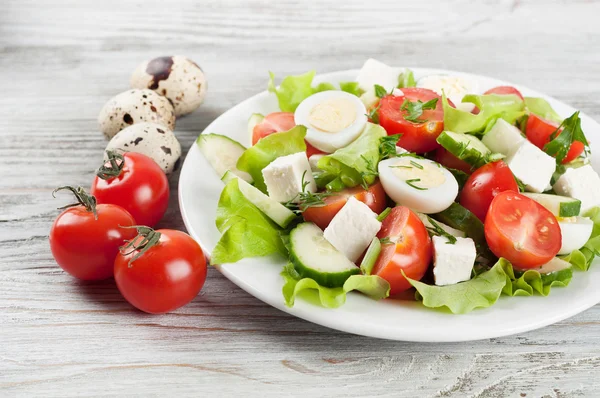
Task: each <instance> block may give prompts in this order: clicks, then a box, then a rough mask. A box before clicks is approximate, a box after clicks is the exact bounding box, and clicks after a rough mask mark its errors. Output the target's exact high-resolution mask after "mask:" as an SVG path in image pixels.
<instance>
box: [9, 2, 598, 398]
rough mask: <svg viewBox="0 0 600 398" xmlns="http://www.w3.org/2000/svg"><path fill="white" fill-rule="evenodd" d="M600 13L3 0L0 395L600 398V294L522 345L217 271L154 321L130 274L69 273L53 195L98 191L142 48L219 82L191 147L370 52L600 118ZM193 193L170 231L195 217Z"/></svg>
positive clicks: (183, 125)
mask: <svg viewBox="0 0 600 398" xmlns="http://www.w3.org/2000/svg"><path fill="white" fill-rule="evenodd" d="M598 15H600V3H599V2H596V1H571V2H563V1H542V0H537V1H518V0H517V1H501V2H496V1H482V2H472V1H466V0H464V1H459V0H453V1H439V2H433V1H413V2H401V1H386V2H361V1H358V0H345V1H343V2H336V1H319V2H311V3H310V4H305V3H304V2H296V1H292V0H282V1H277V2H269V1H259V0H252V1H241V0H230V1H223V2H220V1H219V2H217V1H212V2H209V1H195V0H179V1H177V2H168V3H167V2H152V1H146V2H138V1H136V2H125V1H123V0H119V1H117V0H110V1H92V0H90V1H77V0H71V1H58V0H52V1H43V2H42V1H27V0H4V1H2V2H0V89H1V91H0V92H1V96H0V176H1V177H0V259H1V260H0V325H1V326H0V396H44V397H51V396H57V397H64V396H74V395H95V396H107V395H126V396H133V395H140V396H158V395H167V394H172V395H175V394H179V395H195V396H201V395H205V394H211V393H212V394H213V395H216V396H229V395H237V396H263V397H270V396H273V397H280V396H287V395H302V396H390V397H399V396H402V397H415V396H448V397H466V396H474V397H504V396H511V397H512V396H517V397H519V396H527V397H540V396H544V397H559V396H560V397H574V396H590V397H594V396H600V377H599V376H600V370H599V369H600V348H598V347H600V321H599V319H600V306H596V307H594V308H592V309H590V310H588V311H586V312H584V313H583V314H580V315H579V316H576V317H574V318H572V319H569V320H566V321H564V322H561V323H559V324H557V325H553V326H549V327H547V328H544V329H541V330H538V331H534V332H530V333H526V334H522V335H517V336H512V337H507V338H501V339H492V340H486V341H479V342H472V343H462V344H413V343H397V342H389V341H379V340H373V339H367V338H363V337H357V336H352V335H347V334H343V333H338V332H335V331H331V330H328V329H325V328H322V327H319V326H315V325H312V324H310V323H307V322H304V321H301V320H298V319H294V318H291V317H289V316H287V315H285V314H283V313H281V312H279V311H277V310H275V309H273V308H271V307H268V306H266V305H265V304H263V303H261V302H260V301H258V300H256V299H255V298H253V297H251V296H249V295H248V294H246V293H244V292H243V291H242V290H241V289H239V288H237V287H236V286H234V285H233V284H232V283H230V282H229V281H228V280H226V279H225V278H223V277H222V276H220V275H219V273H218V272H217V271H215V270H210V272H209V278H208V280H207V283H206V286H205V288H204V289H203V291H202V293H201V294H200V296H198V298H197V299H196V300H194V302H193V303H191V304H190V305H188V306H186V307H185V308H183V309H181V310H179V311H176V312H175V313H173V314H169V315H163V316H148V315H144V314H141V313H139V312H137V311H134V310H133V309H132V308H131V307H130V306H129V305H128V304H127V303H125V302H124V301H123V300H122V298H121V297H120V295H119V293H118V291H117V290H116V288H115V286H114V283H112V282H103V283H83V282H77V281H75V280H73V279H72V278H70V277H69V276H67V275H65V274H64V273H63V272H62V271H61V270H60V269H59V268H58V267H57V266H56V265H55V263H54V262H53V260H52V257H51V255H50V253H49V249H48V242H47V235H48V231H49V228H50V225H51V222H52V220H53V218H54V217H55V215H56V214H57V211H56V210H55V207H57V206H59V205H60V204H62V203H63V202H62V201H61V200H60V199H56V200H53V199H52V198H51V195H50V192H51V190H52V189H53V188H54V187H56V186H58V185H62V184H67V183H69V184H81V185H86V186H87V185H89V183H90V180H91V176H92V175H93V174H92V173H93V170H94V168H95V167H96V166H97V161H99V160H100V158H101V156H102V149H103V148H104V146H105V141H104V140H103V138H102V136H101V134H100V133H99V132H98V129H97V125H96V121H95V118H96V116H97V113H98V111H99V110H100V108H101V106H102V105H103V103H104V101H106V100H107V99H108V98H109V97H111V96H113V95H114V94H116V93H117V92H119V91H122V90H125V89H127V87H128V81H129V75H130V73H131V72H132V71H133V69H134V68H135V66H136V65H137V64H138V63H139V62H141V61H142V60H143V59H146V58H150V57H153V56H158V55H165V54H174V53H178V54H185V55H188V56H190V57H191V58H193V59H195V60H196V61H197V62H198V63H199V64H200V65H201V66H202V67H203V69H204V70H205V71H206V73H207V75H208V79H209V93H208V97H207V101H206V103H205V105H203V106H202V107H201V108H200V109H199V110H198V111H197V112H196V113H194V114H192V115H190V116H188V117H185V118H181V119H180V120H179V121H178V124H177V128H176V134H177V135H178V137H179V139H180V141H181V143H182V146H183V147H185V148H187V147H189V146H190V145H191V144H192V143H193V141H194V139H195V138H196V136H197V135H198V134H199V132H200V131H202V129H203V128H204V127H205V126H206V125H208V123H209V122H210V121H211V120H213V119H214V118H215V117H216V116H218V115H219V114H221V113H222V112H224V111H225V110H226V109H228V108H229V107H231V106H232V105H234V104H236V103H237V102H239V101H241V100H243V99H244V98H246V97H248V96H250V95H252V94H254V93H256V92H258V91H261V90H263V89H264V87H265V85H266V80H267V79H266V78H267V71H268V70H273V71H274V72H275V73H276V74H278V75H279V76H280V75H283V74H287V73H297V72H303V71H306V70H308V69H312V68H315V69H317V70H318V71H320V72H327V71H333V70H338V69H348V68H356V67H358V66H360V65H361V64H362V62H363V61H364V59H365V58H367V57H369V56H373V57H377V58H379V59H381V60H383V61H386V62H389V63H393V64H405V65H416V66H431V67H443V68H449V69H457V70H464V71H468V72H474V73H481V74H487V75H491V76H495V77H498V78H501V79H506V80H512V81H515V82H517V83H522V84H525V85H528V86H530V87H532V88H535V89H538V90H541V91H544V92H547V93H548V94H550V95H553V96H556V97H557V98H559V99H561V100H564V101H566V102H568V103H571V104H573V105H574V106H576V107H578V108H580V109H581V110H582V111H584V112H586V113H588V114H590V115H591V116H593V117H595V118H596V119H597V120H598V119H600V100H599V97H600V80H598V75H597V73H598V64H599V63H600V28H599V27H598V21H597V17H598ZM176 186H177V176H174V177H173V178H172V180H171V187H172V194H173V199H172V201H171V206H170V208H169V211H168V214H167V216H166V217H165V219H164V221H163V222H162V223H161V225H160V226H162V227H170V228H180V229H181V228H183V224H182V222H181V218H180V216H179V212H178V208H177V203H176V199H175V198H176V196H177V193H176ZM440 333H443V325H440Z"/></svg>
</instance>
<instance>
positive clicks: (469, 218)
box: [431, 202, 495, 260]
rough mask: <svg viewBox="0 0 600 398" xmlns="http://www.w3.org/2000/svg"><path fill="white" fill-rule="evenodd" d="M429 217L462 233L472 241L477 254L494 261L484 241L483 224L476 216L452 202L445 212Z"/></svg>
mask: <svg viewBox="0 0 600 398" xmlns="http://www.w3.org/2000/svg"><path fill="white" fill-rule="evenodd" d="M431 217H432V218H433V219H435V220H437V221H441V222H443V223H444V224H447V225H449V226H450V227H452V228H456V229H458V230H459V231H463V232H464V233H465V234H466V235H467V237H469V238H471V239H473V241H474V242H475V245H476V246H477V253H478V254H479V255H480V256H482V257H485V258H487V259H490V260H491V259H494V258H495V256H494V254H493V253H492V252H491V251H490V249H489V248H488V246H487V242H486V240H485V232H484V229H483V223H482V222H481V220H480V219H479V218H477V216H476V215H475V214H473V213H471V212H470V211H469V210H467V209H465V208H464V207H462V206H461V205H459V204H458V203H456V202H454V203H452V204H451V205H450V207H448V208H447V209H446V210H444V211H442V212H440V213H437V214H432V215H431Z"/></svg>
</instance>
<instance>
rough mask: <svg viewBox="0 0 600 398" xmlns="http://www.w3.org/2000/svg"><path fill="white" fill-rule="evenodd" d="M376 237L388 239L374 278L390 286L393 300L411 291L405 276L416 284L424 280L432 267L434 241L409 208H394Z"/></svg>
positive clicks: (384, 244) (382, 249)
mask: <svg viewBox="0 0 600 398" xmlns="http://www.w3.org/2000/svg"><path fill="white" fill-rule="evenodd" d="M377 237H378V238H379V239H385V238H387V239H385V240H384V243H383V244H382V245H381V253H380V254H379V258H378V259H377V262H376V263H375V266H374V267H373V274H374V275H379V276H380V277H382V278H383V279H385V280H386V281H388V282H389V284H390V287H391V290H390V295H391V296H393V295H397V294H398V293H402V292H404V291H405V290H408V289H410V288H411V284H410V283H409V282H408V280H406V278H405V277H404V275H406V276H407V277H409V278H411V279H415V280H420V279H421V278H423V276H424V275H425V273H426V272H427V268H429V264H430V263H431V257H432V249H431V239H430V238H429V234H428V233H427V229H426V228H425V225H423V222H421V220H420V219H419V217H418V216H417V215H416V214H415V213H413V212H412V211H411V210H410V209H409V208H408V207H404V206H396V207H394V208H393V209H392V211H391V213H390V214H389V215H388V216H387V217H386V218H385V220H383V224H382V225H381V230H380V231H379V233H378V234H377ZM386 241H387V243H386ZM403 273H404V275H403Z"/></svg>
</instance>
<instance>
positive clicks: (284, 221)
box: [221, 170, 297, 228]
mask: <svg viewBox="0 0 600 398" xmlns="http://www.w3.org/2000/svg"><path fill="white" fill-rule="evenodd" d="M233 178H238V176H237V175H235V174H233V173H232V172H231V171H230V170H227V172H225V175H223V178H221V180H223V182H225V183H228V182H229V181H230V180H232V179H233ZM238 186H239V188H240V192H241V193H242V195H244V196H245V197H246V199H248V200H249V201H250V203H252V204H253V205H254V206H256V207H258V209H259V210H260V211H262V212H263V213H265V215H266V216H267V217H269V218H270V219H271V220H273V221H274V222H275V223H276V224H277V225H279V226H280V227H281V228H286V227H287V226H288V225H290V223H291V222H292V221H294V220H295V219H296V218H297V217H296V214H294V212H293V211H291V210H290V209H288V208H287V207H285V206H284V205H282V204H281V203H279V202H278V201H276V200H273V199H271V198H270V197H268V196H267V195H265V194H264V193H262V192H261V191H260V190H259V189H258V188H255V187H253V186H252V185H250V184H248V183H247V182H246V181H244V180H242V179H241V178H240V179H239V181H238Z"/></svg>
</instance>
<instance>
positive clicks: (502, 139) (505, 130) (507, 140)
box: [481, 118, 525, 156]
mask: <svg viewBox="0 0 600 398" xmlns="http://www.w3.org/2000/svg"><path fill="white" fill-rule="evenodd" d="M524 140H525V138H524V137H523V135H522V134H521V130H519V129H518V128H517V127H515V126H513V125H512V124H510V123H509V122H507V121H506V120H504V119H502V118H499V119H498V120H496V123H494V126H493V127H492V128H491V129H490V131H488V132H487V133H486V135H484V136H483V138H482V139H481V142H482V143H483V144H484V145H485V146H487V147H488V148H489V149H490V150H491V151H494V152H499V153H502V154H504V155H506V156H510V155H512V153H513V152H514V150H515V148H517V147H518V146H519V145H521V142H523V141H524Z"/></svg>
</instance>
